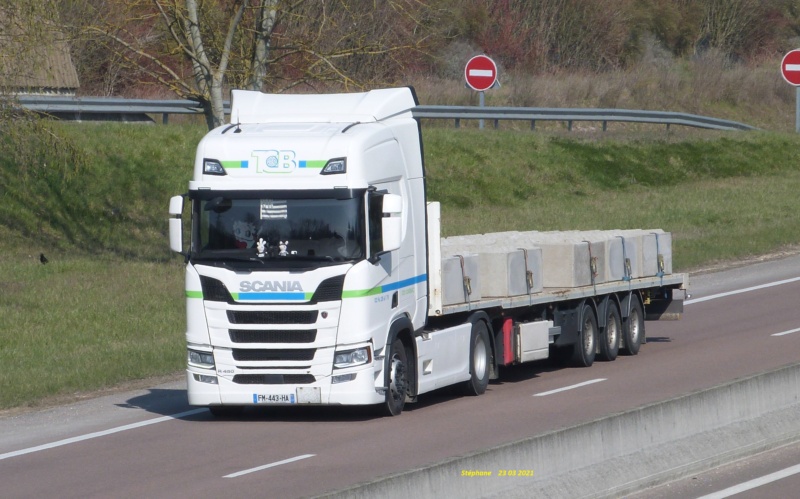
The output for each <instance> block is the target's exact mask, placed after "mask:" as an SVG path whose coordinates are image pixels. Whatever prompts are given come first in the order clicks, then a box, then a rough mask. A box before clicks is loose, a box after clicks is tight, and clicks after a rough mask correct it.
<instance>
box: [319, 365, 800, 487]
mask: <svg viewBox="0 0 800 499" xmlns="http://www.w3.org/2000/svg"><path fill="white" fill-rule="evenodd" d="M797 440H800V363H798V364H791V365H788V366H785V367H782V368H779V369H776V370H772V371H768V372H765V373H761V374H756V375H753V376H749V377H746V378H742V379H739V380H734V381H731V382H728V383H724V384H721V385H718V386H715V387H712V388H708V389H705V390H701V391H697V392H694V393H691V394H688V395H683V396H679V397H675V398H673V399H669V400H666V401H663V402H658V403H653V404H649V405H645V406H642V407H638V408H635V409H631V410H628V411H625V412H622V413H619V414H613V415H610V416H606V417H603V418H600V419H597V420H594V421H590V422H588V423H584V424H580V425H577V426H573V427H569V428H564V429H560V430H556V431H553V432H550V433H545V434H542V435H537V436H533V437H530V438H526V439H523V440H520V441H517V442H512V443H509V444H505V445H501V446H498V447H494V448H491V449H487V450H483V451H479V452H475V453H473V454H470V455H466V456H462V457H457V458H453V459H448V460H446V461H442V462H440V463H437V464H434V465H433V466H430V467H426V468H422V469H416V470H411V471H407V472H403V473H398V474H395V475H392V476H387V477H383V478H380V479H377V480H375V481H372V482H369V483H363V484H360V485H356V486H354V487H352V488H349V489H346V490H342V491H338V492H334V493H331V494H328V495H325V496H320V497H327V498H340V497H341V498H344V497H347V498H372V497H384V498H392V497H397V498H401V497H402V498H407V497H431V498H433V497H459V498H472V497H475V498H478V497H480V498H485V497H498V498H500V497H502V498H516V497H519V498H523V497H525V498H527V497H537V498H541V497H554V498H556V497H558V498H560V497H592V498H601V497H620V496H624V495H625V494H629V493H631V492H634V491H637V490H642V489H644V488H647V487H650V486H654V485H658V484H661V483H666V482H668V481H671V480H675V479H678V478H682V477H685V476H688V475H690V474H693V473H698V472H700V471H704V470H707V469H710V468H713V467H715V466H719V465H720V464H724V463H727V462H731V461H733V460H735V459H738V458H741V457H745V456H749V455H752V454H755V453H757V452H760V451H763V450H766V449H769V448H771V447H775V446H777V445H780V444H784V443H789V442H793V441H797ZM498 469H507V470H519V469H531V470H532V474H533V476H526V477H519V476H518V477H516V478H515V479H514V480H509V479H508V478H507V477H505V478H504V477H498V476H496V474H497V473H496V471H495V472H494V473H492V476H481V475H480V474H479V473H480V472H481V471H489V470H498ZM465 472H466V473H465ZM472 473H475V474H472Z"/></svg>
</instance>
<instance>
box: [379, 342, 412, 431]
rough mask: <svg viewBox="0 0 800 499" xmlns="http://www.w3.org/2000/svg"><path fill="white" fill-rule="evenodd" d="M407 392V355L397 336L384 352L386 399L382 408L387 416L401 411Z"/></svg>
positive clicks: (395, 414)
mask: <svg viewBox="0 0 800 499" xmlns="http://www.w3.org/2000/svg"><path fill="white" fill-rule="evenodd" d="M407 392H408V357H407V355H406V347H405V345H403V342H402V341H401V340H400V339H399V338H397V339H395V340H394V342H393V343H392V346H391V347H390V348H389V352H387V354H386V401H385V402H384V410H385V412H386V414H387V415H388V416H398V415H399V414H400V413H401V412H403V407H404V406H405V404H406V393H407Z"/></svg>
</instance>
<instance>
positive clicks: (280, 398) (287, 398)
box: [253, 393, 297, 404]
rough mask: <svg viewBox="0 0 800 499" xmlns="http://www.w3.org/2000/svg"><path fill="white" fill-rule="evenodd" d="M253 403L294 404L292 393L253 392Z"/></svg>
mask: <svg viewBox="0 0 800 499" xmlns="http://www.w3.org/2000/svg"><path fill="white" fill-rule="evenodd" d="M253 403H254V404H295V403H297V398H296V397H295V396H294V393H254V394H253Z"/></svg>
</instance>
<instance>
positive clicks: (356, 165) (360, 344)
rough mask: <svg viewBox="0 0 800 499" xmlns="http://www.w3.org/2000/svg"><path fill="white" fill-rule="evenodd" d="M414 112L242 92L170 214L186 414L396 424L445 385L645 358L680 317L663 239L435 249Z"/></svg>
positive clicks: (398, 96)
mask: <svg viewBox="0 0 800 499" xmlns="http://www.w3.org/2000/svg"><path fill="white" fill-rule="evenodd" d="M416 105H417V99H416V96H415V94H414V91H413V89H411V88H396V89H381V90H373V91H369V92H365V93H353V94H335V95H269V94H264V93H261V92H252V91H236V90H235V91H233V95H232V108H231V124H229V125H225V126H221V127H219V128H217V129H215V130H212V131H211V132H209V133H208V135H206V137H205V138H204V139H203V140H202V141H201V142H200V144H199V146H198V148H197V157H196V159H195V163H194V176H193V178H192V180H191V181H190V182H189V192H188V194H185V195H183V196H175V197H173V198H172V199H171V201H170V207H169V212H170V223H169V229H170V246H171V248H172V249H173V250H174V251H176V252H180V253H181V254H182V255H184V256H185V259H186V312H187V315H186V317H187V327H186V340H187V348H188V367H187V371H186V373H187V383H188V396H189V403H190V404H192V405H198V406H208V407H209V408H210V410H211V412H212V413H214V414H216V415H224V414H230V413H236V412H238V411H240V410H241V409H242V408H244V407H245V406H252V405H261V404H275V405H291V404H311V405H338V404H341V405H376V406H379V407H382V408H383V410H384V411H385V412H386V413H388V414H390V415H397V414H399V413H400V412H401V411H402V410H403V407H404V404H405V403H406V402H413V401H414V400H415V399H416V398H417V397H418V396H420V395H422V394H424V393H426V392H430V391H432V390H435V389H438V388H441V387H444V386H448V385H454V384H460V385H461V386H462V387H463V389H464V391H465V392H466V393H468V394H473V395H479V394H481V393H483V392H484V391H485V390H486V388H487V385H488V383H489V380H490V379H493V378H495V377H497V376H498V374H499V367H500V366H508V365H513V364H519V363H523V362H529V361H535V360H539V359H544V358H547V357H548V356H551V355H558V356H559V357H563V358H564V359H565V360H568V361H570V362H571V363H572V364H575V365H580V366H587V367H588V366H590V365H591V364H592V363H593V361H594V360H595V358H596V357H598V358H601V359H604V360H613V359H614V358H615V357H616V356H617V353H618V352H622V353H627V354H636V353H637V352H638V350H639V346H640V344H641V343H642V342H643V341H644V339H645V327H644V321H645V319H659V318H661V319H664V318H669V319H674V318H679V317H680V315H681V313H682V309H683V299H682V298H683V296H684V294H683V293H682V292H678V293H675V297H673V292H674V291H675V290H679V289H685V288H686V286H687V284H688V282H687V276H686V275H682V274H673V273H672V253H671V238H670V234H669V233H667V232H663V231H660V230H640V231H636V230H626V231H622V230H620V231H583V232H504V233H494V234H480V235H469V236H457V237H450V238H442V237H441V235H440V218H439V205H438V203H433V202H429V201H428V199H427V198H426V189H425V170H424V167H423V153H422V141H421V129H420V124H419V122H418V120H415V119H414V117H413V115H412V110H413V108H414V106H416ZM185 199H188V201H189V203H188V204H189V207H188V208H187V209H186V212H187V213H188V212H190V213H191V216H190V217H187V218H189V224H190V227H187V228H186V231H185V232H186V233H187V234H191V235H190V241H189V242H188V244H187V245H186V247H184V241H183V239H184V227H183V221H182V220H183V216H182V215H183V213H184V200H185ZM464 216H469V214H468V213H465V214H464Z"/></svg>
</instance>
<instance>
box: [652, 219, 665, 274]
mask: <svg viewBox="0 0 800 499" xmlns="http://www.w3.org/2000/svg"><path fill="white" fill-rule="evenodd" d="M651 234H653V235H654V236H656V255H657V258H658V272H656V277H660V278H661V286H664V268H665V265H664V255H663V254H662V253H661V248H660V247H659V245H658V232H651Z"/></svg>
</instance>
